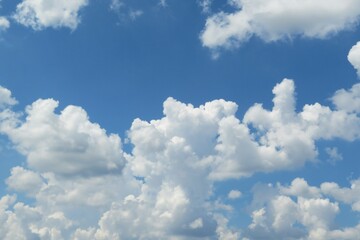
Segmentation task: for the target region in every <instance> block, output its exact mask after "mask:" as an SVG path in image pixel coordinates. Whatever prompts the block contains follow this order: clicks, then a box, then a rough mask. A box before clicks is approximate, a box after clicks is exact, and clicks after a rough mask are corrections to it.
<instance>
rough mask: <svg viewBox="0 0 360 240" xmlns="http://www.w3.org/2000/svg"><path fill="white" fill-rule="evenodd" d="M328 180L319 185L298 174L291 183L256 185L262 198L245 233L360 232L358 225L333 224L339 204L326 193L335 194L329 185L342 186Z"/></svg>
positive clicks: (315, 238)
mask: <svg viewBox="0 0 360 240" xmlns="http://www.w3.org/2000/svg"><path fill="white" fill-rule="evenodd" d="M329 184H331V183H323V184H321V187H320V188H319V187H314V186H309V185H308V183H307V182H306V181H305V180H304V179H300V178H297V179H294V180H293V182H292V183H291V185H290V186H282V185H281V184H278V185H277V187H276V188H274V187H273V186H272V185H265V186H261V187H257V188H255V189H254V191H255V192H254V196H256V195H259V194H260V195H261V197H262V199H261V203H260V204H259V201H257V202H256V205H254V206H256V207H255V209H254V210H253V212H252V223H251V224H250V225H249V226H248V229H247V230H246V231H245V235H246V236H247V237H248V238H249V239H263V238H264V237H266V239H306V240H319V239H334V240H335V239H338V240H340V239H341V240H343V239H353V238H354V236H356V234H359V225H357V226H354V227H348V228H344V229H337V228H336V227H334V226H336V225H335V224H334V221H335V217H336V216H337V214H338V213H339V212H340V207H339V204H338V203H337V202H333V201H331V200H330V199H329V198H327V197H328V196H331V195H332V194H330V195H328V194H329V193H331V190H330V189H332V190H334V191H337V190H339V187H338V186H336V187H335V188H334V186H332V187H331V186H329ZM259 191H260V192H259ZM264 191H268V192H269V191H271V194H267V195H266V194H263V192H264ZM357 195H358V193H357V192H355V191H354V192H349V193H348V196H349V197H350V198H351V197H356V196H357ZM254 200H256V198H255V197H254ZM355 238H356V237H355Z"/></svg>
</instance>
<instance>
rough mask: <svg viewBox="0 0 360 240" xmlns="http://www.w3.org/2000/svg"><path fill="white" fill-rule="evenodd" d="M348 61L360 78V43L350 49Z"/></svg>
mask: <svg viewBox="0 0 360 240" xmlns="http://www.w3.org/2000/svg"><path fill="white" fill-rule="evenodd" d="M348 60H349V62H350V63H351V64H352V65H353V67H354V68H355V69H356V71H357V74H358V75H359V76H360V42H358V43H357V44H356V45H354V46H353V47H352V48H351V49H350V51H349V54H348Z"/></svg>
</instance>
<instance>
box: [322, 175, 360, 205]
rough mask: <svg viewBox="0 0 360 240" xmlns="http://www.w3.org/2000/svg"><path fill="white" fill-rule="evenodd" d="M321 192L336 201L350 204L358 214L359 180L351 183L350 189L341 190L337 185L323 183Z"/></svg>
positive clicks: (359, 200) (359, 198)
mask: <svg viewBox="0 0 360 240" xmlns="http://www.w3.org/2000/svg"><path fill="white" fill-rule="evenodd" d="M321 191H322V192H323V193H325V194H327V195H330V196H332V197H333V198H335V199H336V200H337V201H341V202H344V203H346V204H351V205H352V209H353V210H354V211H358V212H360V179H358V180H354V181H352V182H351V186H350V188H341V187H339V185H338V184H337V183H323V184H321Z"/></svg>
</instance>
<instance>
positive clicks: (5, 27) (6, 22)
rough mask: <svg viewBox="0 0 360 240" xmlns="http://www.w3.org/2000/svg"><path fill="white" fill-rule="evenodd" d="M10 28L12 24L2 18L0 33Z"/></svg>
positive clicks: (0, 19) (0, 18)
mask: <svg viewBox="0 0 360 240" xmlns="http://www.w3.org/2000/svg"><path fill="white" fill-rule="evenodd" d="M9 27H10V22H9V20H7V18H6V17H1V16H0V31H3V30H6V29H8V28H9Z"/></svg>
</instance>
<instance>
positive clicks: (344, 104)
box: [0, 79, 360, 240]
mask: <svg viewBox="0 0 360 240" xmlns="http://www.w3.org/2000/svg"><path fill="white" fill-rule="evenodd" d="M358 88H359V84H355V85H354V86H353V87H352V88H351V89H348V90H345V89H341V90H338V91H337V92H335V94H334V96H333V97H332V98H331V101H332V103H333V106H334V107H329V106H323V105H321V104H319V103H315V104H307V105H305V106H303V108H302V110H301V111H299V112H297V111H296V107H295V106H296V99H295V84H294V81H293V80H290V79H284V80H283V81H281V82H280V83H279V84H277V85H276V86H275V87H274V88H273V94H274V98H273V107H272V109H270V110H268V109H265V108H264V107H263V106H262V105H261V104H254V105H253V106H252V107H251V108H250V109H249V110H248V111H247V112H246V113H245V115H244V117H243V118H242V119H239V118H238V117H237V116H236V111H237V105H236V103H234V102H228V101H225V100H214V101H211V102H207V103H205V104H204V105H201V106H199V107H194V106H193V105H191V104H184V103H181V102H179V101H177V100H175V99H173V98H168V99H167V100H166V101H165V102H164V106H163V109H164V111H163V112H164V116H163V117H162V118H161V119H155V120H151V121H145V120H141V119H135V120H134V121H133V123H132V126H131V128H130V129H129V130H128V133H127V138H128V141H129V142H130V143H131V144H132V145H133V148H132V150H131V152H128V153H126V152H124V151H123V150H122V145H121V139H120V137H119V136H118V135H116V134H108V133H107V132H106V131H105V130H104V129H103V128H101V127H100V126H99V125H98V124H96V123H93V122H91V121H90V119H89V117H88V115H87V113H86V112H85V110H84V109H82V108H80V107H76V106H67V107H65V108H64V109H63V110H62V111H60V112H59V113H57V112H56V108H57V107H58V102H57V101H55V100H53V99H39V100H37V101H35V102H34V103H32V104H31V105H29V106H28V107H27V108H26V109H25V112H16V111H14V110H13V108H12V106H13V105H15V104H16V103H17V101H16V100H15V99H14V98H13V97H12V95H11V92H10V91H9V90H8V89H6V88H3V87H0V132H1V133H2V134H4V135H6V136H7V137H8V138H9V139H10V140H11V142H12V143H13V145H14V147H15V149H16V150H18V152H19V153H21V154H23V155H24V156H25V157H26V163H25V164H24V165H22V166H15V167H14V168H12V169H11V174H10V176H9V177H8V178H7V180H6V184H7V186H8V189H9V194H8V195H5V196H3V197H2V198H1V199H0V226H1V228H0V237H1V239H6V240H10V239H11V240H17V239H44V240H45V239H54V240H55V239H73V240H80V239H95V240H105V239H115V240H116V239H199V238H201V239H223V240H229V239H242V240H246V239H264V236H266V238H268V239H271V238H269V236H272V238H273V239H308V240H320V239H355V238H356V236H358V235H359V229H360V228H359V225H358V226H349V227H347V228H337V227H336V225H335V224H334V223H335V220H336V216H337V215H338V214H339V212H340V209H341V207H342V205H349V206H350V208H351V209H352V210H353V211H354V212H359V211H360V198H359V192H360V188H359V186H360V180H359V179H355V180H353V181H352V182H351V186H350V187H342V186H339V184H337V183H333V182H324V183H322V184H321V185H320V186H319V187H316V186H310V185H309V184H308V183H307V182H306V180H304V179H301V178H296V179H294V180H293V182H292V183H291V184H290V185H289V186H287V185H286V184H284V185H282V184H278V185H276V186H275V187H274V186H273V185H265V186H263V185H257V186H256V187H255V188H254V190H253V202H252V204H251V206H250V207H251V209H252V213H251V219H252V222H251V223H250V224H249V226H248V227H247V228H245V229H233V228H232V227H231V224H230V223H229V220H230V219H229V217H228V216H229V214H228V213H229V212H230V213H231V212H232V211H233V207H232V206H231V205H228V204H229V202H226V201H224V200H223V199H221V198H218V197H217V195H216V193H215V191H216V190H215V189H214V184H215V183H216V182H219V181H225V180H227V179H234V178H242V177H249V176H251V175H252V174H254V173H256V172H273V171H279V170H286V169H294V168H299V167H302V166H303V165H304V164H305V163H306V162H308V161H310V162H311V161H314V160H315V159H316V158H317V155H318V150H317V142H318V141H320V140H321V141H322V142H324V141H326V140H332V139H334V138H336V139H343V140H346V141H354V140H356V139H359V137H360V116H359V114H360V108H359V106H360V105H358V104H353V102H355V103H356V102H359V99H360V93H359V91H358V90H357V89H358ZM234 194H235V195H234ZM17 195H19V196H21V197H25V198H27V199H30V200H31V204H30V203H24V202H22V201H20V200H16V197H17ZM229 197H230V198H231V199H232V200H231V201H230V204H231V202H234V201H236V199H237V198H239V197H241V193H240V192H235V191H233V193H232V194H229Z"/></svg>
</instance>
